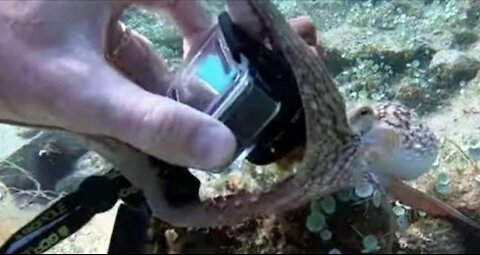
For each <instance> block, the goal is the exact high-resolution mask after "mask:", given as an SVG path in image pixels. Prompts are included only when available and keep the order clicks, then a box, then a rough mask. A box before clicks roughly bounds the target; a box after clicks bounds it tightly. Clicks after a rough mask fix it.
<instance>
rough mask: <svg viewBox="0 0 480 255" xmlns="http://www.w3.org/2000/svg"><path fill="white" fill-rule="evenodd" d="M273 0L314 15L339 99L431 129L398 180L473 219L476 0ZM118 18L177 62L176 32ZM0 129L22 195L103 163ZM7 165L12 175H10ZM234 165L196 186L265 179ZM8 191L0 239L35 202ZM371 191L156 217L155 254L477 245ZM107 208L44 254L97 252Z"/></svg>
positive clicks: (53, 142)
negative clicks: (397, 106)
mask: <svg viewBox="0 0 480 255" xmlns="http://www.w3.org/2000/svg"><path fill="white" fill-rule="evenodd" d="M207 2H208V9H209V11H211V12H212V13H218V11H219V10H220V8H221V6H222V1H207ZM274 2H275V3H276V4H277V6H278V7H279V8H280V10H281V11H283V13H284V14H285V15H286V17H287V18H293V17H298V16H309V17H310V18H311V19H312V20H313V21H314V23H315V25H316V27H317V30H318V40H319V44H320V45H322V46H323V47H324V48H325V56H324V57H325V62H326V64H327V66H328V68H329V70H330V72H331V73H332V75H333V77H335V80H336V82H337V84H338V86H339V88H340V90H341V92H342V93H343V95H344V96H345V98H346V100H363V99H369V100H373V101H400V102H402V103H403V104H405V105H407V106H408V107H410V108H412V109H414V110H415V111H416V112H417V113H418V114H419V116H420V117H421V119H422V121H424V122H425V123H426V124H427V125H428V126H429V127H430V128H431V129H432V130H433V131H434V132H435V133H436V134H437V135H438V136H439V137H440V138H441V153H440V156H439V158H438V160H437V162H436V163H435V165H434V166H433V167H432V169H431V170H430V171H429V172H428V173H427V174H426V175H425V176H422V177H421V178H420V179H418V180H416V181H415V182H412V183H409V184H410V185H412V186H413V187H415V188H417V189H419V190H422V191H424V192H426V193H428V194H430V195H432V196H434V197H437V198H439V199H441V200H443V201H445V202H447V203H448V204H450V205H451V206H453V207H454V208H456V209H457V210H459V211H461V212H463V213H464V214H466V215H468V216H469V217H471V218H473V219H475V220H477V221H480V199H478V198H479V197H480V173H479V170H478V161H479V160H480V99H478V98H479V96H480V72H479V69H480V1H477V0H449V1H446V0H442V1H433V0H391V1H381V0H372V1H366V0H365V1H363V0H322V1H314V0H304V1H287V0H277V1H274ZM124 21H125V22H126V24H127V25H128V26H130V27H131V28H134V29H136V30H137V31H138V32H140V33H142V34H143V35H145V36H146V37H147V38H149V39H150V40H151V41H152V43H153V45H154V46H155V47H156V48H157V49H158V52H159V53H161V54H162V55H163V56H165V57H166V58H167V60H168V61H167V62H168V63H169V64H171V65H172V66H176V65H178V63H179V62H180V56H181V51H180V50H181V38H180V36H179V33H178V31H177V30H175V28H174V27H173V26H171V24H170V23H169V22H168V21H165V20H161V19H157V17H155V16H154V15H152V14H151V13H148V12H145V11H142V10H138V9H132V10H130V11H129V12H128V13H127V15H125V17H124ZM0 140H1V142H0V159H1V160H2V164H1V168H0V180H2V181H3V182H4V183H15V185H18V186H19V187H23V188H24V189H25V190H28V192H24V193H22V195H24V196H25V198H21V199H28V198H31V197H32V196H34V197H36V199H37V200H36V201H42V202H44V201H48V200H50V199H52V198H54V197H55V196H56V195H58V193H61V192H69V191H72V190H73V188H74V187H75V186H76V185H77V184H78V183H79V182H80V181H81V180H82V179H83V178H85V177H86V176H88V175H90V174H93V173H96V172H97V171H99V169H102V168H103V166H104V165H103V162H102V160H101V159H99V158H98V157H97V155H95V154H94V153H92V152H87V150H86V149H85V148H83V147H82V146H81V145H80V144H78V143H77V142H76V141H74V140H71V138H69V137H63V136H60V135H55V133H53V134H52V133H48V132H43V131H40V130H30V129H26V128H19V127H14V126H9V125H2V126H0ZM12 173H14V174H16V175H18V176H20V177H18V178H17V179H12V177H11V175H12ZM245 173H246V174H244V175H237V174H238V173H236V175H234V176H232V177H231V178H229V179H228V180H216V181H212V182H210V183H208V185H207V184H206V186H205V187H204V189H203V190H202V191H203V192H204V195H213V194H217V193H219V192H223V191H224V190H225V189H226V186H229V187H228V188H230V189H231V188H232V187H231V186H232V183H234V185H236V186H237V188H238V187H241V186H243V187H250V186H255V185H267V184H268V183H271V182H272V181H275V180H276V178H278V176H279V173H278V172H277V171H276V169H270V168H266V169H261V168H255V167H250V168H248V169H247V170H246V171H245ZM25 176H28V177H32V179H35V180H36V182H34V181H32V180H30V179H28V178H25ZM12 180H13V181H12ZM35 184H39V185H40V186H37V185H35ZM7 190H8V189H6V188H5V186H3V185H0V243H1V242H2V241H4V240H5V239H6V238H7V237H8V235H9V234H11V233H13V232H14V231H15V230H16V229H18V228H19V227H20V226H21V225H22V224H24V223H26V222H27V221H28V220H29V219H31V218H32V217H34V216H35V215H36V214H37V213H39V212H40V210H42V208H43V205H36V206H33V207H28V208H19V207H17V206H15V205H14V203H12V200H11V197H10V196H8V192H7ZM30 190H33V191H30ZM46 190H48V191H46ZM367 193H368V192H367ZM374 197H375V195H374V192H371V193H368V194H365V192H363V194H361V195H360V196H359V193H358V192H355V191H352V192H351V193H345V192H343V193H342V192H339V193H337V194H334V195H333V196H331V197H328V198H325V199H324V200H321V201H316V203H314V204H313V205H306V206H305V207H304V208H299V209H298V210H295V211H293V212H288V213H285V214H279V215H269V216H265V217H261V218H257V219H252V220H251V221H248V222H246V223H244V224H242V225H240V226H238V227H236V228H227V229H215V230H210V231H187V230H185V229H169V227H168V226H165V225H164V224H162V223H161V222H155V229H156V233H155V234H154V235H153V236H154V237H158V239H157V241H158V242H157V245H158V247H157V250H156V253H160V252H161V253H164V252H169V253H198V252H207V253H254V252H259V253H293V252H299V253H315V254H318V253H339V252H341V253H359V252H364V253H448V254H452V253H454V254H457V253H458V254H460V253H473V252H478V251H480V247H479V246H480V244H479V241H480V239H479V235H478V233H476V232H474V231H472V230H471V229H469V228H466V227H465V226H463V225H462V224H459V223H458V222H454V221H450V220H448V219H441V218H435V217H432V216H431V215H429V214H426V213H424V212H420V211H416V210H413V209H411V208H409V207H408V206H406V205H402V204H400V203H398V202H397V201H391V205H392V207H391V208H390V210H389V211H386V210H385V209H383V208H380V207H377V206H376V205H377V204H376V203H375V202H374V200H375V199H374ZM42 199H43V200H42ZM312 208H316V209H317V210H323V215H324V216H325V223H324V224H323V228H322V231H313V232H312V231H310V230H309V228H307V224H306V222H307V217H308V215H309V214H310V211H311V210H312ZM319 208H320V209H319ZM115 210H116V208H115V209H112V210H111V211H109V212H106V213H104V214H101V215H98V216H97V217H96V218H94V219H93V220H92V222H91V223H90V224H88V225H87V226H86V227H85V228H84V229H82V230H81V231H79V232H78V233H77V234H75V235H74V236H72V237H71V238H69V239H68V240H66V241H65V242H63V243H62V244H60V245H59V246H57V247H55V248H54V249H52V250H51V251H49V253H105V252H106V250H107V248H108V241H109V236H110V234H111V230H112V226H113V220H114V217H115V213H116V211H115ZM165 231H166V232H167V233H168V234H167V237H168V238H166V239H165V238H164V237H165ZM375 247H377V248H378V249H374V248H375Z"/></svg>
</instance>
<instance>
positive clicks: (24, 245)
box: [0, 170, 151, 254]
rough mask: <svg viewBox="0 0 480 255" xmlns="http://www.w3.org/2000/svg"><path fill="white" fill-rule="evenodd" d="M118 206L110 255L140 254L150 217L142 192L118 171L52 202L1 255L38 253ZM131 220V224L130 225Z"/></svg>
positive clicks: (90, 179) (88, 181)
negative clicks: (121, 202) (118, 202)
mask: <svg viewBox="0 0 480 255" xmlns="http://www.w3.org/2000/svg"><path fill="white" fill-rule="evenodd" d="M118 199H121V200H123V202H124V203H123V204H121V205H120V208H119V211H118V213H117V217H116V220H115V226H114V230H113V234H112V238H111V243H110V247H109V253H123V252H133V253H135V252H139V253H143V248H144V245H145V243H146V241H147V240H146V238H147V230H148V223H149V219H150V216H151V211H150V208H149V207H148V205H147V202H146V199H145V197H144V196H143V193H142V192H141V191H140V190H139V189H137V188H135V187H133V186H132V185H131V183H130V182H129V181H128V180H127V179H126V178H125V177H124V176H123V175H121V174H120V173H119V172H118V171H117V170H111V171H109V172H108V173H107V174H106V175H103V176H90V177H88V178H86V179H85V180H84V181H83V182H82V184H81V185H80V186H79V188H78V189H77V190H76V191H75V192H72V193H70V194H68V195H66V196H64V197H62V198H60V199H59V200H58V201H56V202H54V203H53V204H52V205H51V206H50V207H49V208H47V209H46V210H45V211H43V212H42V213H41V214H40V215H38V216H37V217H35V218H34V219H33V220H32V221H30V222H29V223H28V224H26V225H25V226H23V227H22V228H21V229H19V230H18V231H17V232H16V233H15V234H13V235H12V237H11V238H10V239H9V240H7V241H6V242H5V244H3V246H2V247H0V254H16V253H22V254H40V253H44V252H46V251H47V250H49V249H50V248H52V247H54V246H55V245H57V244H58V243H60V242H61V241H62V240H64V239H66V238H67V237H69V236H71V235H72V234H74V233H76V232H77V231H78V230H80V229H81V228H82V227H83V226H84V225H86V224H87V223H88V222H89V221H90V220H91V219H92V218H93V217H94V216H95V215H96V214H98V213H103V212H106V211H108V210H110V209H111V208H113V206H115V204H116V203H117V201H118ZM131 221H134V222H131Z"/></svg>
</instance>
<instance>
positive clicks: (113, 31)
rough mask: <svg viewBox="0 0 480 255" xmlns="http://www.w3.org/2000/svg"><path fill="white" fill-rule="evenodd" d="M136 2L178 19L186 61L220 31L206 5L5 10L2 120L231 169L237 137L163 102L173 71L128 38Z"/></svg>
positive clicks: (73, 4)
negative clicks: (127, 23)
mask: <svg viewBox="0 0 480 255" xmlns="http://www.w3.org/2000/svg"><path fill="white" fill-rule="evenodd" d="M131 3H137V4H141V5H143V6H146V7H150V8H154V9H156V10H159V11H162V12H168V13H169V14H170V15H171V16H172V17H173V19H174V20H175V21H176V23H177V24H178V26H179V28H180V30H181V31H182V32H183V35H184V56H186V54H187V53H188V51H189V49H190V48H192V45H195V44H198V43H199V42H200V41H201V40H202V38H203V37H204V35H205V34H206V33H208V31H209V30H210V28H211V27H212V26H213V23H212V20H210V19H209V18H208V17H207V16H206V15H205V13H203V11H202V9H201V6H200V4H199V2H197V1H183V0H173V1H138V0H137V1H111V2H110V1H98V2H85V1H69V2H22V3H18V2H2V3H0V20H1V21H2V22H1V24H0V30H2V32H3V34H4V36H2V38H0V60H2V68H0V92H1V93H0V94H1V95H0V119H1V120H3V121H4V122H9V123H12V122H13V123H19V124H24V125H34V126H44V127H55V128H62V129H66V130H71V131H74V132H77V133H84V134H92V135H103V136H108V137H113V138H116V139H118V140H120V141H123V142H126V143H128V144H130V145H132V146H134V147H136V148H138V149H140V150H142V151H144V152H146V153H148V154H150V155H153V156H155V157H157V158H160V159H162V160H164V161H166V162H168V163H172V164H176V165H181V166H188V167H195V168H213V167H216V166H219V165H222V164H223V163H224V162H225V161H227V160H228V159H229V157H230V156H231V154H232V153H233V150H234V148H235V141H234V138H233V135H232V134H231V132H230V131H229V130H228V129H227V128H226V127H225V126H224V125H222V124H221V123H219V122H218V121H216V120H215V119H213V118H211V117H210V116H208V115H205V114H203V113H201V112H199V111H196V110H194V109H192V108H191V107H188V106H186V105H183V104H180V103H177V102H175V101H173V100H170V99H168V98H166V97H163V96H161V95H165V93H166V89H167V88H168V85H169V84H170V82H171V79H172V74H171V73H169V72H168V68H167V66H166V64H165V62H164V61H163V59H161V58H160V57H159V56H157V55H156V54H155V52H154V50H153V48H152V46H151V44H150V43H149V42H148V40H146V39H145V38H144V37H142V36H141V35H139V34H137V33H135V32H132V33H131V37H125V35H127V34H126V32H125V30H124V29H122V26H121V25H120V23H119V22H118V18H119V16H120V14H121V12H122V11H123V10H124V9H125V8H126V7H127V6H128V5H129V4H131ZM230 12H231V13H233V14H234V15H237V16H238V14H241V15H243V13H242V12H243V9H241V8H238V9H234V10H233V11H232V10H230ZM244 17H250V16H248V15H247V16H244ZM301 19H302V18H301ZM300 21H301V22H295V21H293V22H291V24H292V27H294V29H296V30H297V31H298V32H299V33H300V31H302V29H303V30H304V31H310V32H307V33H303V34H302V33H300V34H301V35H302V36H304V38H307V37H308V38H312V35H313V38H315V34H314V32H315V31H314V29H313V30H312V28H313V26H312V23H311V22H310V21H308V20H306V21H305V20H300ZM305 28H307V29H305ZM312 32H313V34H312ZM305 36H306V37H305ZM125 38H130V39H129V40H127V41H123V39H125ZM315 40H316V38H315ZM315 40H307V42H308V43H310V42H313V41H315ZM117 50H118V51H117ZM106 55H107V56H109V57H107V58H105V56H106Z"/></svg>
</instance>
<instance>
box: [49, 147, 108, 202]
mask: <svg viewBox="0 0 480 255" xmlns="http://www.w3.org/2000/svg"><path fill="white" fill-rule="evenodd" d="M72 167H73V169H72V172H71V174H69V175H68V176H66V177H65V178H63V179H61V180H59V181H58V182H57V184H56V185H55V191H56V192H58V193H60V192H67V193H70V192H73V191H75V190H76V189H77V188H78V186H79V185H80V184H81V183H82V182H83V180H85V179H86V178H87V177H89V176H92V175H95V174H101V173H105V172H106V171H108V170H109V169H110V168H111V167H112V165H111V164H110V163H109V162H108V161H106V160H105V159H104V158H102V157H101V156H100V155H98V154H97V153H96V152H94V151H89V152H87V153H85V154H83V155H82V156H81V157H80V158H79V159H78V160H77V161H76V162H74V163H73V166H72Z"/></svg>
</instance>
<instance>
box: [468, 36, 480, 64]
mask: <svg viewBox="0 0 480 255" xmlns="http://www.w3.org/2000/svg"><path fill="white" fill-rule="evenodd" d="M467 55H468V56H469V57H471V58H474V59H476V60H477V61H480V40H478V41H476V42H475V43H474V44H472V45H471V46H470V48H469V49H468V51H467Z"/></svg>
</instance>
